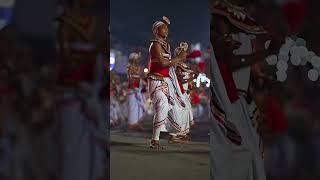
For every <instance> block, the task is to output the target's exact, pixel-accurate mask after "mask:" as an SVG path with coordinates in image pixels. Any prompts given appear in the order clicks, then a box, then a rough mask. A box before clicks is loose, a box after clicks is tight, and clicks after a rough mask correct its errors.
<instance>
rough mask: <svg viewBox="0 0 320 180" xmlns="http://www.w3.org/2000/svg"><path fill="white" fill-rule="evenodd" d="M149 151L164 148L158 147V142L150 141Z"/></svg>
mask: <svg viewBox="0 0 320 180" xmlns="http://www.w3.org/2000/svg"><path fill="white" fill-rule="evenodd" d="M150 149H158V150H162V149H164V148H163V147H162V146H161V145H160V142H159V140H151V143H150Z"/></svg>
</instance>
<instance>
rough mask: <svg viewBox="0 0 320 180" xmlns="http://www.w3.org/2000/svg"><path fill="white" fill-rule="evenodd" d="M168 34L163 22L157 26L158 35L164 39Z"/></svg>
mask: <svg viewBox="0 0 320 180" xmlns="http://www.w3.org/2000/svg"><path fill="white" fill-rule="evenodd" d="M168 34H169V29H168V26H167V25H166V24H163V25H161V26H160V27H159V28H158V36H160V37H162V38H164V39H166V38H167V37H168Z"/></svg>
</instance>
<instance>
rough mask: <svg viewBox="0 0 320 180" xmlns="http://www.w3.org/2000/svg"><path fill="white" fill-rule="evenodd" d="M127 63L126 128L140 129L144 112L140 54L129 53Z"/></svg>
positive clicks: (144, 102)
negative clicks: (128, 61)
mask: <svg viewBox="0 0 320 180" xmlns="http://www.w3.org/2000/svg"><path fill="white" fill-rule="evenodd" d="M129 60H130V63H129V65H128V71H127V75H128V90H129V92H128V110H129V111H128V113H129V114H128V129H131V130H138V131H142V130H143V128H142V126H141V125H140V123H141V120H142V118H143V116H144V114H145V113H146V101H145V98H144V97H143V95H142V92H141V90H142V83H143V80H142V79H141V75H142V73H143V72H142V70H141V67H140V66H139V61H140V54H139V53H135V52H133V53H131V54H130V56H129Z"/></svg>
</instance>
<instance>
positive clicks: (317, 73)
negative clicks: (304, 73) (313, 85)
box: [308, 69, 319, 81]
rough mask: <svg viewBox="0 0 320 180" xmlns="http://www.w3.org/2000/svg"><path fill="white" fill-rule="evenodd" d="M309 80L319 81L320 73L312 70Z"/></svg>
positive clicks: (309, 73)
mask: <svg viewBox="0 0 320 180" xmlns="http://www.w3.org/2000/svg"><path fill="white" fill-rule="evenodd" d="M308 78H309V79H310V80H311V81H317V80H318V78H319V72H318V71H317V70H316V69H310V70H309V72H308Z"/></svg>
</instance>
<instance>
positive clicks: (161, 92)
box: [149, 67, 192, 134]
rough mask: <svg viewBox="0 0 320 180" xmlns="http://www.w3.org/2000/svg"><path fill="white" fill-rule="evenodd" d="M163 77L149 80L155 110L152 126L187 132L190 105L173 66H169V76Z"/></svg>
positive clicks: (189, 119)
mask: <svg viewBox="0 0 320 180" xmlns="http://www.w3.org/2000/svg"><path fill="white" fill-rule="evenodd" d="M163 79H164V80H163V81H161V80H151V79H150V80H149V92H150V94H151V98H152V103H153V106H154V107H155V110H156V113H155V116H154V128H161V131H163V132H171V133H181V134H187V133H188V132H189V129H190V122H191V121H192V115H191V113H190V112H191V111H190V107H189V106H190V105H189V104H188V101H187V96H186V95H185V94H182V93H181V91H180V88H179V84H178V80H177V77H176V74H175V70H174V68H173V67H170V77H165V78H163ZM189 103H190V102H189Z"/></svg>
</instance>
